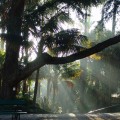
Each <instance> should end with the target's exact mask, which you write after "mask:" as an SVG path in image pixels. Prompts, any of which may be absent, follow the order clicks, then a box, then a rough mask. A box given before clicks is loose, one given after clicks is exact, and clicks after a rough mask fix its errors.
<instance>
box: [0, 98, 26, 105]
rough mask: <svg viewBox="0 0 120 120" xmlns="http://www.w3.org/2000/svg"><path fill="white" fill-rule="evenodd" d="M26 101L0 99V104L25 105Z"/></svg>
mask: <svg viewBox="0 0 120 120" xmlns="http://www.w3.org/2000/svg"><path fill="white" fill-rule="evenodd" d="M25 104H26V102H25V101H24V100H17V99H14V100H2V99H0V105H25Z"/></svg>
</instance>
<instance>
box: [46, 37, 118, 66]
mask: <svg viewBox="0 0 120 120" xmlns="http://www.w3.org/2000/svg"><path fill="white" fill-rule="evenodd" d="M119 42H120V35H118V36H115V37H113V38H110V39H108V40H106V41H103V42H101V43H98V44H97V45H95V46H94V47H91V48H89V49H86V50H83V51H81V52H78V53H75V54H72V55H70V56H67V57H60V58H58V57H51V56H50V55H48V54H46V55H45V58H44V59H45V61H46V64H65V63H69V62H73V61H75V60H79V59H82V58H85V57H88V56H90V55H92V54H95V53H98V52H100V51H102V50H104V49H105V48H107V47H109V46H111V45H114V44H117V43H119Z"/></svg>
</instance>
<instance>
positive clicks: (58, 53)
mask: <svg viewBox="0 0 120 120" xmlns="http://www.w3.org/2000/svg"><path fill="white" fill-rule="evenodd" d="M101 2H103V0H89V1H88V0H44V1H43V0H16V1H15V0H1V1H0V18H1V19H0V27H1V30H2V33H1V38H2V39H4V41H5V43H6V45H5V47H6V49H5V61H4V64H3V67H2V97H3V98H10V97H12V95H11V94H12V93H10V92H12V88H13V86H16V85H17V84H18V83H19V82H20V81H22V80H25V79H26V78H27V77H28V76H29V75H31V74H32V73H33V72H34V71H35V70H37V69H39V68H41V67H42V66H44V65H46V64H65V63H69V62H73V61H75V60H79V59H82V58H85V57H87V56H90V55H92V54H94V53H97V52H100V51H102V50H103V49H105V48H106V47H109V46H111V45H114V44H116V43H118V42H120V35H118V36H116V37H113V38H110V39H108V40H106V41H104V42H102V43H99V44H97V45H95V46H92V47H91V48H87V46H84V45H83V44H82V43H83V41H87V37H86V36H84V35H82V34H81V32H80V31H79V30H76V29H71V30H63V29H62V28H61V26H60V24H61V23H64V22H69V23H72V19H71V18H70V17H69V16H70V9H73V10H76V12H77V14H78V15H79V16H81V18H83V17H84V15H85V8H86V7H87V6H93V5H98V4H100V3H101ZM30 39H32V40H31V41H30ZM32 52H33V53H34V54H36V56H37V57H36V58H35V59H34V60H32V61H30V57H31V55H32V54H31V53H32ZM53 52H54V54H52V53H53ZM8 83H9V85H8ZM6 88H7V89H6Z"/></svg>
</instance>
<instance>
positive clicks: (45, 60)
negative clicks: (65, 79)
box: [18, 35, 120, 81]
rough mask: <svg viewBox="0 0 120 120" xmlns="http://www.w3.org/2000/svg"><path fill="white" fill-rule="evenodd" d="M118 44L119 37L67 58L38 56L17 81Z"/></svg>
mask: <svg viewBox="0 0 120 120" xmlns="http://www.w3.org/2000/svg"><path fill="white" fill-rule="evenodd" d="M119 42H120V35H118V36H115V37H113V38H110V39H108V40H106V41H104V42H101V43H98V44H97V45H95V46H94V47H91V48H89V49H86V50H83V51H81V52H79V53H75V54H72V55H70V56H67V57H52V56H50V55H49V54H47V53H43V54H42V55H40V57H39V58H37V59H36V60H34V61H33V62H31V63H29V64H28V65H27V66H26V68H25V69H24V70H23V71H22V72H21V74H20V76H19V78H18V79H19V81H21V79H22V80H23V79H25V78H27V77H28V75H30V74H32V72H34V71H35V70H37V69H38V68H40V67H42V66H44V65H46V64H65V63H69V62H73V61H75V60H79V59H82V58H85V57H88V56H90V55H92V54H95V53H98V52H100V51H102V50H104V49H105V48H107V47H109V46H111V45H114V44H117V43H119Z"/></svg>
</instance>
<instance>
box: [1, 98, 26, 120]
mask: <svg viewBox="0 0 120 120" xmlns="http://www.w3.org/2000/svg"><path fill="white" fill-rule="evenodd" d="M25 105H26V102H25V101H24V100H18V99H14V100H3V99H0V115H12V120H20V115H21V114H26V113H27V112H26V111H23V110H22V108H23V107H24V106H25Z"/></svg>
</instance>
